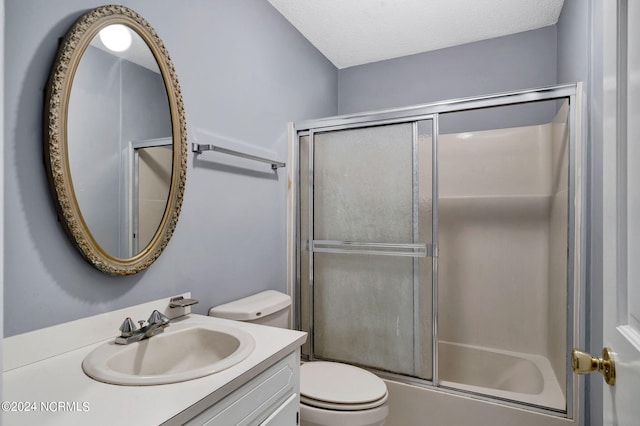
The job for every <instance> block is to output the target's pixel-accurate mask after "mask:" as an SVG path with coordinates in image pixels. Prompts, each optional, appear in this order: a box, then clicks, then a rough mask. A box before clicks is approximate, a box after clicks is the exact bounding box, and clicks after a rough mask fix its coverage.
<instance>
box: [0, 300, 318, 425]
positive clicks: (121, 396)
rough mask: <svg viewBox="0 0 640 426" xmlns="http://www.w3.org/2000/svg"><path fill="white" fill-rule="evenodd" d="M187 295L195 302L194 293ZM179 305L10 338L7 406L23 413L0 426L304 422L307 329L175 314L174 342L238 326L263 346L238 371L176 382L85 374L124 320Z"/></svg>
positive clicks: (11, 414)
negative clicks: (188, 334) (179, 336)
mask: <svg viewBox="0 0 640 426" xmlns="http://www.w3.org/2000/svg"><path fill="white" fill-rule="evenodd" d="M183 296H184V297H185V298H189V297H191V295H190V294H189V293H184V294H183ZM169 303H170V298H166V299H160V300H156V301H153V302H148V303H145V304H142V305H136V306H133V307H129V308H125V309H122V310H118V311H114V312H109V313H105V314H100V315H97V316H94V317H89V318H83V319H80V320H77V321H72V322H70V323H65V324H59V325H55V326H52V327H49V328H46V329H41V330H35V331H32V332H29V333H25V334H22V335H17V336H12V337H9V338H5V339H4V341H3V352H4V363H3V368H4V371H3V377H2V378H3V389H2V391H3V395H2V397H3V399H4V401H9V402H13V403H14V405H12V406H15V407H16V410H7V411H4V412H2V413H0V415H1V416H2V418H1V419H0V423H1V424H5V425H11V426H32V425H36V424H38V425H47V426H80V425H92V426H113V425H117V424H127V425H136V426H158V425H164V426H174V425H183V424H189V425H209V426H235V425H248V426H258V425H260V426H262V425H264V426H267V425H268V426H289V425H291V426H294V425H297V424H298V417H299V416H298V411H299V406H300V397H299V394H300V365H299V363H300V346H301V345H302V344H303V343H304V341H305V340H306V334H305V333H303V332H300V331H295V330H287V329H283V328H277V327H267V326H264V325H256V324H250V323H243V322H237V321H230V320H226V319H222V318H214V317H209V316H203V315H197V314H189V313H188V312H183V311H181V312H180V316H179V317H173V319H172V325H171V326H170V327H168V328H167V331H165V333H166V334H165V335H168V334H170V333H178V332H180V330H183V329H188V328H189V327H200V326H203V324H204V325H207V324H208V325H211V326H214V325H215V326H224V327H233V328H237V329H238V330H241V331H243V332H246V333H248V334H249V335H251V337H252V338H253V340H254V341H255V349H254V350H253V351H252V352H251V353H250V354H249V355H248V356H247V357H246V358H245V359H244V360H242V361H240V362H238V363H237V364H235V365H233V366H231V367H229V368H225V369H223V370H220V371H218V372H217V373H214V374H210V375H207V376H204V377H200V378H197V379H193V380H186V381H181V382H175V383H167V384H159V385H151V386H120V385H112V384H108V383H103V382H100V381H97V380H94V379H92V378H90V377H89V376H88V375H86V374H85V373H84V371H83V369H82V363H83V360H84V359H86V358H87V356H88V355H89V354H90V353H91V352H92V351H93V350H94V349H96V348H97V347H99V346H102V345H104V344H105V342H109V341H112V340H113V337H114V336H113V335H114V330H117V329H118V327H119V325H120V324H121V323H122V319H123V318H126V317H127V316H130V317H132V318H144V316H145V315H148V314H149V312H152V311H153V310H154V309H158V310H161V309H165V308H166V307H167V306H168V305H169ZM180 309H182V310H184V309H185V308H180ZM187 309H188V308H187ZM178 324H181V326H180V327H178ZM152 339H153V338H152ZM42 342H47V344H46V345H43V344H42ZM185 350H187V349H186V348H185ZM51 407H52V408H53V409H52V408H51Z"/></svg>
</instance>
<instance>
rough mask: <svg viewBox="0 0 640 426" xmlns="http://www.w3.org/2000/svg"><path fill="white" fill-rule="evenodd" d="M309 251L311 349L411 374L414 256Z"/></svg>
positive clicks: (321, 354)
mask: <svg viewBox="0 0 640 426" xmlns="http://www.w3.org/2000/svg"><path fill="white" fill-rule="evenodd" d="M314 256H315V257H314V260H315V263H314V289H315V298H314V307H315V312H314V314H315V315H314V318H315V338H316V340H315V352H316V355H318V356H319V357H323V358H328V359H334V360H341V361H345V362H349V363H354V364H361V365H367V366H370V367H374V368H379V369H382V370H388V371H393V372H398V373H405V374H413V259H411V258H404V257H391V256H363V255H345V254H330V253H316V254H315V255H314Z"/></svg>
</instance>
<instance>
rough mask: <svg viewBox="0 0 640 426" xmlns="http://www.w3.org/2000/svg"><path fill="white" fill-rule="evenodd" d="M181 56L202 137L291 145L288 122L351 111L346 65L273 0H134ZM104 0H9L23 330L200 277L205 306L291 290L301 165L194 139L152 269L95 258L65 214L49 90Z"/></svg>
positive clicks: (14, 294) (189, 112)
mask: <svg viewBox="0 0 640 426" xmlns="http://www.w3.org/2000/svg"><path fill="white" fill-rule="evenodd" d="M121 3H122V4H124V5H125V6H128V7H131V8H132V9H134V10H135V11H137V12H138V13H140V14H141V15H142V16H144V17H145V19H146V20H147V21H148V22H149V23H150V24H151V25H152V26H153V27H154V28H155V30H156V31H157V32H158V34H159V35H160V37H161V38H162V40H163V42H164V44H165V46H166V47H167V49H168V51H169V53H170V55H171V59H172V61H173V64H174V65H175V68H176V71H177V74H178V77H179V79H180V85H181V89H182V95H183V99H184V105H185V109H186V119H187V125H188V126H189V142H191V141H193V135H194V132H193V129H194V128H199V129H204V130H206V131H208V132H209V133H211V134H216V135H219V136H220V137H221V138H226V139H233V140H236V141H242V142H244V143H245V144H248V145H251V146H254V147H257V148H256V149H259V148H264V149H268V150H270V151H274V152H275V153H276V155H277V157H278V159H281V160H284V159H286V155H287V134H286V124H287V122H288V121H294V120H300V119H304V118H308V117H322V116H327V115H335V114H336V113H337V70H336V69H335V67H334V66H333V65H332V64H331V63H330V62H329V61H328V60H326V59H325V58H324V57H323V56H322V55H321V54H320V53H319V52H318V51H317V50H316V49H315V48H313V47H312V46H311V45H310V44H309V43H308V42H307V41H306V40H305V39H304V38H303V37H302V36H301V35H300V34H299V33H298V32H297V31H296V30H295V29H294V28H293V27H292V26H291V25H290V24H289V23H288V22H287V21H285V20H284V18H283V17H282V16H281V15H280V14H278V12H277V11H276V10H275V9H273V8H272V7H271V6H270V5H269V4H268V3H267V2H265V1H263V0H242V1H232V0H189V1H188V2H184V1H179V0H124V1H122V2H121ZM100 4H102V3H101V2H98V1H94V0H56V1H55V2H52V1H50V0H7V1H6V2H5V18H6V21H5V36H6V39H7V40H11V43H7V44H6V46H5V67H4V71H5V76H6V77H5V84H4V90H5V93H4V95H5V97H4V107H5V113H4V119H5V129H4V141H5V143H4V173H3V177H4V183H5V187H4V190H5V193H4V225H5V229H6V232H5V238H4V264H5V266H6V267H5V269H4V300H5V303H4V320H5V327H4V329H5V335H6V336H10V335H14V334H18V333H22V332H26V331H30V330H34V329H38V328H41V327H45V326H50V325H54V324H58V323H62V322H65V321H70V320H74V319H78V318H82V317H86V316H90V315H95V314H98V313H102V312H106V311H111V310H114V309H119V308H123V307H126V306H130V305H134V304H138V303H142V302H146V301H149V300H154V299H157V298H161V297H168V296H171V295H173V294H177V293H180V292H184V291H192V293H193V296H194V297H196V298H198V299H200V300H201V303H200V304H199V305H196V306H195V309H194V311H195V312H198V313H205V312H206V311H207V309H208V308H209V307H210V306H212V305H215V304H219V303H224V302H227V301H229V300H232V299H234V298H238V297H243V296H246V295H249V294H251V293H253V292H257V291H260V290H264V289H277V290H281V291H286V194H287V179H286V173H287V169H280V170H279V171H278V173H277V174H275V173H273V172H272V171H271V170H270V169H269V166H268V165H264V164H259V163H253V162H247V161H246V160H241V159H234V158H233V157H226V156H223V155H221V154H216V153H207V154H203V155H202V156H200V157H199V158H198V159H194V157H193V155H192V153H189V159H188V171H187V185H186V191H185V197H184V203H183V208H182V213H181V215H180V221H179V223H178V225H177V228H176V230H175V233H174V236H173V238H172V240H171V241H170V242H169V245H168V246H167V248H166V250H165V251H164V253H163V254H162V256H161V257H160V258H159V259H158V260H157V261H156V262H155V263H154V264H153V265H152V266H151V268H150V269H148V270H147V271H145V272H142V273H140V274H137V275H135V276H130V277H124V278H123V277H111V276H107V275H105V274H102V273H101V272H99V271H97V270H96V269H94V268H93V267H92V266H90V265H89V264H88V263H86V262H85V261H84V260H83V258H82V257H81V256H80V254H79V253H78V252H77V250H76V249H75V248H74V247H73V245H72V244H71V243H70V242H69V239H68V238H67V236H66V235H65V233H64V231H63V229H62V227H61V226H60V224H59V223H58V219H57V216H56V211H55V208H54V204H53V201H52V198H51V196H50V194H49V190H48V184H47V178H46V175H45V169H44V165H43V137H42V114H43V97H44V90H45V85H46V81H47V78H48V74H49V69H50V67H51V63H52V61H53V59H54V55H55V53H56V50H57V47H58V40H59V38H60V37H62V36H63V35H64V34H65V32H66V31H67V29H68V28H69V27H70V26H71V25H72V24H73V22H74V21H75V20H76V19H77V18H78V17H80V16H81V15H82V14H83V13H84V12H85V11H87V10H89V9H91V8H93V7H96V6H99V5H100Z"/></svg>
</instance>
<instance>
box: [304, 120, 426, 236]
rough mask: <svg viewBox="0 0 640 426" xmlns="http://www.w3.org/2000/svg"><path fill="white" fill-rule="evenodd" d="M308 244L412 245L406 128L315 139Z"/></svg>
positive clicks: (409, 131)
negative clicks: (313, 241)
mask: <svg viewBox="0 0 640 426" xmlns="http://www.w3.org/2000/svg"><path fill="white" fill-rule="evenodd" d="M314 145H315V150H314V156H315V157H314V160H315V161H314V239H316V240H340V241H344V240H350V241H360V242H385V243H391V242H393V243H397V242H402V243H409V242H412V241H413V222H412V211H413V210H412V205H413V192H412V182H413V168H412V161H413V155H412V153H413V139H412V125H411V124H395V125H390V126H379V127H369V128H364V129H355V130H344V131H338V132H330V133H322V134H317V135H316V136H315V143H314Z"/></svg>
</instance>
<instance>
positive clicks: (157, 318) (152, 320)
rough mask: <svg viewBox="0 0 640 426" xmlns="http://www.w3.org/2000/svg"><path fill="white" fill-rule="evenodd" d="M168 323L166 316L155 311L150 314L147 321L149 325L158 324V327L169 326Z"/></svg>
mask: <svg viewBox="0 0 640 426" xmlns="http://www.w3.org/2000/svg"><path fill="white" fill-rule="evenodd" d="M169 321H171V320H170V319H169V318H168V317H167V316H166V315H164V314H163V313H161V312H160V311H158V310H157V309H156V310H154V311H153V312H151V315H150V316H149V319H148V320H147V322H148V323H149V324H160V325H166V324H169Z"/></svg>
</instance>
